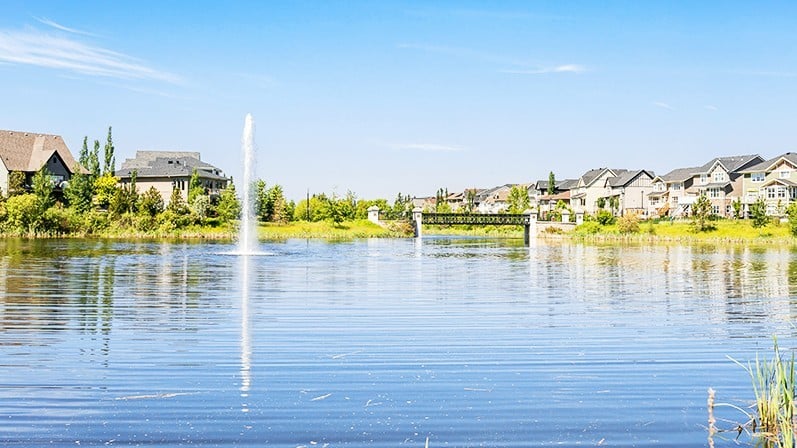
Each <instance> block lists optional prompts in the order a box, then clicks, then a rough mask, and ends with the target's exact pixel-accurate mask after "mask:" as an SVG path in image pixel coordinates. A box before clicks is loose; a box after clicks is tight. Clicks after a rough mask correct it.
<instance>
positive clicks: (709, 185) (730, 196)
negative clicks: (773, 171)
mask: <svg viewBox="0 0 797 448" xmlns="http://www.w3.org/2000/svg"><path fill="white" fill-rule="evenodd" d="M763 161H764V159H763V158H762V157H761V156H759V155H758V154H751V155H741V156H728V157H716V158H714V159H712V160H710V161H709V162H708V163H706V164H705V165H703V166H702V167H700V168H699V169H698V170H697V171H696V172H694V173H693V178H692V187H691V188H689V189H688V190H686V193H687V194H691V195H693V197H694V198H697V197H698V196H700V195H701V194H705V195H706V196H707V197H708V199H709V200H710V201H711V206H712V213H714V214H715V215H719V216H731V214H732V206H731V204H732V202H733V201H734V200H736V199H737V198H740V199H741V197H742V196H743V194H742V190H743V186H742V179H743V176H742V171H744V170H745V169H747V168H749V167H752V166H754V165H758V164H760V163H761V162H763Z"/></svg>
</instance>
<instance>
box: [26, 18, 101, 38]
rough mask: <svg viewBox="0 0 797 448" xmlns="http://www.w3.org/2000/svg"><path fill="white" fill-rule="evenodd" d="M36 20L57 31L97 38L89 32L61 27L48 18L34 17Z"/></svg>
mask: <svg viewBox="0 0 797 448" xmlns="http://www.w3.org/2000/svg"><path fill="white" fill-rule="evenodd" d="M34 19H36V20H37V21H38V22H39V23H41V24H43V25H47V26H49V27H52V28H55V29H57V30H61V31H66V32H67V33H72V34H81V35H83V36H96V34H93V33H89V32H88V31H82V30H78V29H75V28H69V27H66V26H64V25H61V24H60V23H57V22H55V21H53V20H50V19H48V18H47V17H34Z"/></svg>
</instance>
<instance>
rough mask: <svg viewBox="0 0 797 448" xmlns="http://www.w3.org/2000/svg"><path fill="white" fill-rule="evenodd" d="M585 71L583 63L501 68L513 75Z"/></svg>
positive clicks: (503, 71)
mask: <svg viewBox="0 0 797 448" xmlns="http://www.w3.org/2000/svg"><path fill="white" fill-rule="evenodd" d="M585 71H587V69H586V67H584V66H583V65H578V64H564V65H556V66H553V67H540V68H536V69H530V70H502V71H501V72H502V73H511V74H515V75H544V74H548V73H583V72H585Z"/></svg>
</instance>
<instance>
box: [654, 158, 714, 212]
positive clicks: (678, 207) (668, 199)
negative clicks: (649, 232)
mask: <svg viewBox="0 0 797 448" xmlns="http://www.w3.org/2000/svg"><path fill="white" fill-rule="evenodd" d="M700 169H701V167H689V168H676V169H674V170H672V171H670V172H669V173H667V174H665V175H663V176H656V177H654V178H653V189H652V192H651V193H649V194H648V214H649V215H651V216H672V217H677V216H681V215H683V214H684V213H685V212H686V211H687V209H688V207H689V205H691V204H692V202H693V201H692V198H691V196H690V197H689V198H686V196H687V193H686V191H687V190H688V189H689V188H691V187H692V183H693V182H694V173H696V172H697V171H699V170H700Z"/></svg>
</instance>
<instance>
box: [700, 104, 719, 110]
mask: <svg viewBox="0 0 797 448" xmlns="http://www.w3.org/2000/svg"><path fill="white" fill-rule="evenodd" d="M703 109H706V110H710V111H718V110H719V108H718V107H717V106H712V105H711V104H706V105H705V106H703Z"/></svg>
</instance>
